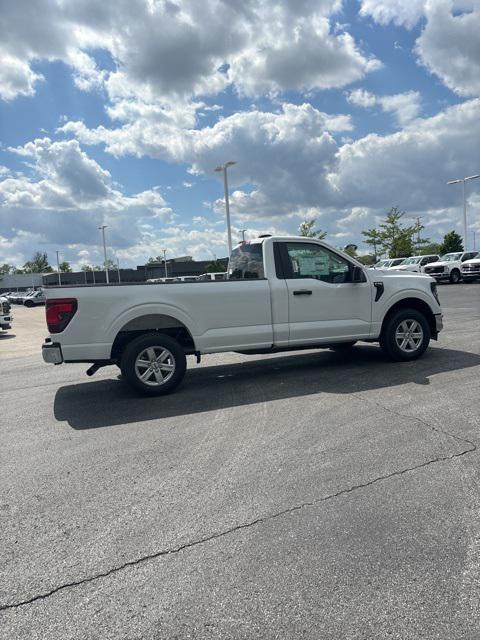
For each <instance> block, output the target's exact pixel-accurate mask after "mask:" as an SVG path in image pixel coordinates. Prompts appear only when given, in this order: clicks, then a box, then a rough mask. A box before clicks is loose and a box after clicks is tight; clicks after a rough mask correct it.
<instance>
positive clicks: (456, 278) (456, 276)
mask: <svg viewBox="0 0 480 640" xmlns="http://www.w3.org/2000/svg"><path fill="white" fill-rule="evenodd" d="M450 282H451V283H452V284H458V283H459V282H460V271H459V270H458V269H453V270H452V272H451V274H450Z"/></svg>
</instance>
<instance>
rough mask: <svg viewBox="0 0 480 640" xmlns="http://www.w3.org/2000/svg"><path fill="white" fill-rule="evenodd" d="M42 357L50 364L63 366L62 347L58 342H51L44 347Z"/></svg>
mask: <svg viewBox="0 0 480 640" xmlns="http://www.w3.org/2000/svg"><path fill="white" fill-rule="evenodd" d="M42 357H43V360H44V362H47V363H48V364H62V362H63V354H62V347H61V346H60V344H59V343H58V342H49V343H46V344H44V345H42Z"/></svg>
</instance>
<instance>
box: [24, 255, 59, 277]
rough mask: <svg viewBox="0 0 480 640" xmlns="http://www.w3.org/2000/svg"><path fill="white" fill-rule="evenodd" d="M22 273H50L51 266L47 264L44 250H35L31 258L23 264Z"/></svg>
mask: <svg viewBox="0 0 480 640" xmlns="http://www.w3.org/2000/svg"><path fill="white" fill-rule="evenodd" d="M23 271H24V273H51V272H52V271H53V269H52V267H51V266H50V265H49V264H48V256H47V254H46V252H45V251H44V252H43V253H42V252H41V251H36V252H35V253H34V254H33V256H32V259H31V260H28V262H26V263H25V264H24V265H23Z"/></svg>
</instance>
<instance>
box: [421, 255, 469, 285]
mask: <svg viewBox="0 0 480 640" xmlns="http://www.w3.org/2000/svg"><path fill="white" fill-rule="evenodd" d="M476 255H477V252H476V251H457V252H454V253H446V254H445V255H443V256H442V257H441V258H440V259H439V260H437V261H436V262H430V264H428V265H427V266H425V267H424V268H423V272H424V273H428V275H429V276H432V277H433V278H435V280H440V281H441V280H448V281H449V282H451V283H452V284H457V283H458V282H460V280H461V278H462V265H463V263H464V262H466V261H467V260H471V259H472V258H475V256H476Z"/></svg>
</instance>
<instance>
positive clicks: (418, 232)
mask: <svg viewBox="0 0 480 640" xmlns="http://www.w3.org/2000/svg"><path fill="white" fill-rule="evenodd" d="M422 218H423V216H410V220H416V221H417V244H420V227H421V224H420V220H421V219H422Z"/></svg>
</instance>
